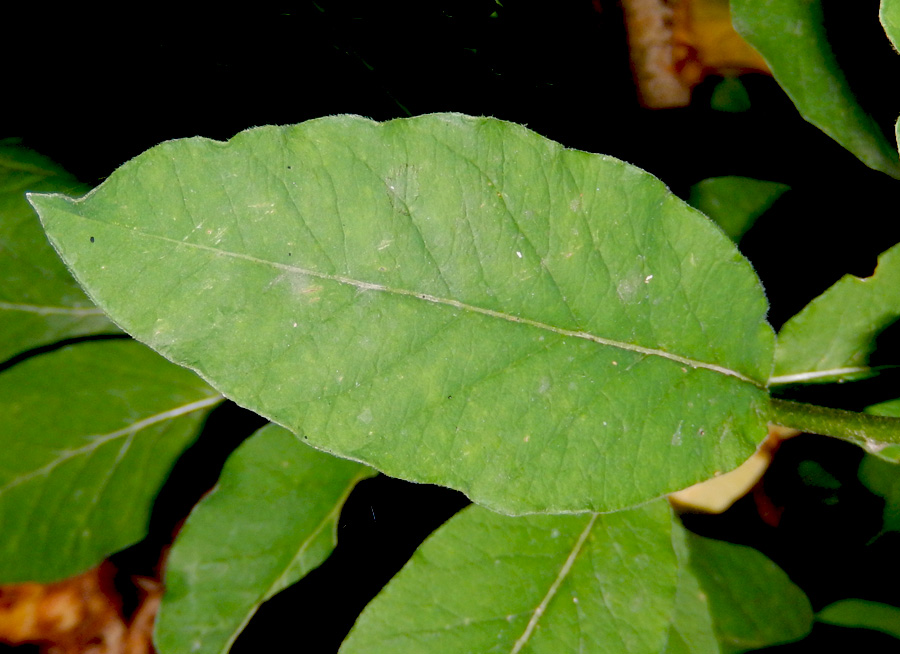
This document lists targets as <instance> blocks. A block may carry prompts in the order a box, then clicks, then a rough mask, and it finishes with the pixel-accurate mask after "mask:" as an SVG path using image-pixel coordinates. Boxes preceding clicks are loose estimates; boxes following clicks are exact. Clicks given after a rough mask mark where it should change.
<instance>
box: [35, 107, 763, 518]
mask: <svg viewBox="0 0 900 654" xmlns="http://www.w3.org/2000/svg"><path fill="white" fill-rule="evenodd" d="M32 201H33V203H34V204H35V205H36V206H37V207H39V211H40V214H41V216H42V218H43V220H44V222H45V227H46V229H47V231H48V233H49V234H50V237H51V239H52V241H53V242H54V244H55V245H56V246H57V247H58V248H59V250H60V251H61V252H62V253H63V256H64V257H65V259H66V260H67V262H68V263H69V264H70V265H71V266H72V267H73V269H74V270H75V271H76V274H77V275H78V277H79V279H80V281H81V282H82V284H83V285H84V286H85V287H86V288H87V289H88V290H89V293H90V294H91V295H92V296H94V297H95V298H96V299H97V300H98V301H99V302H100V303H101V304H102V306H103V307H104V309H106V310H108V311H109V312H110V315H112V316H113V317H114V319H115V320H116V321H117V322H118V323H119V324H121V325H123V326H124V328H125V329H126V330H128V331H129V333H131V334H133V335H134V336H135V337H136V338H138V339H140V340H143V341H145V342H147V343H148V344H149V345H151V346H152V347H154V348H155V349H157V350H158V351H160V352H161V353H163V354H164V355H165V356H167V357H169V358H171V359H172V360H173V361H175V362H177V363H181V364H183V365H187V366H190V367H191V368H193V369H196V370H197V371H198V372H200V374H201V375H202V376H203V377H204V378H206V379H208V380H211V383H212V384H213V385H214V386H216V387H217V388H219V389H220V390H221V391H222V392H223V393H224V394H225V395H226V396H228V397H230V398H233V399H234V400H235V401H236V402H238V403H239V404H242V405H244V406H246V407H248V408H250V409H252V410H254V411H256V412H258V413H260V414H262V415H264V416H266V417H267V418H269V419H271V420H273V421H274V422H277V423H278V424H282V425H284V426H286V427H288V428H290V429H291V430H292V431H294V432H295V433H298V434H300V435H302V437H303V438H304V439H305V440H307V441H308V442H309V443H310V444H312V445H314V446H316V447H319V448H322V449H325V450H327V451H330V452H333V453H336V454H339V455H341V456H345V457H349V458H353V459H356V460H359V461H364V462H366V463H369V464H371V465H373V466H375V467H376V468H378V469H380V470H383V471H385V472H386V473H388V474H390V475H393V476H397V477H402V478H407V479H412V480H415V481H423V482H432V483H437V484H442V485H446V486H450V487H453V488H458V489H460V490H463V491H464V492H465V493H467V494H468V495H469V496H470V497H472V498H473V499H475V500H477V501H478V502H480V503H483V504H486V505H489V506H491V507H493V508H496V509H499V510H502V511H505V512H534V511H572V510H575V511H579V510H586V509H596V508H603V509H613V508H618V507H622V506H626V505H632V504H635V503H637V502H641V501H645V500H647V499H649V498H652V497H655V496H659V495H661V494H662V493H664V492H667V491H671V490H676V489H678V488H681V487H684V486H687V485H690V484H691V483H694V482H696V481H698V480H699V479H702V478H707V477H709V476H712V474H713V473H714V472H715V471H718V470H725V469H728V468H731V467H734V466H736V465H737V464H738V463H740V461H742V460H743V459H744V458H746V457H747V456H748V455H749V454H750V453H751V452H752V451H753V448H754V447H755V444H756V442H757V441H758V440H760V439H761V438H762V437H763V436H764V435H765V424H764V423H765V412H766V411H767V410H768V399H767V394H766V392H765V390H764V389H763V386H764V381H765V379H767V378H768V372H769V366H770V361H771V359H770V356H771V351H772V349H771V348H772V340H773V336H772V333H771V329H770V327H769V326H768V325H767V324H766V323H765V320H764V316H765V312H766V303H765V298H764V296H763V294H762V290H761V288H760V286H759V283H758V280H757V279H756V277H755V275H754V274H753V271H752V269H751V268H750V266H749V264H748V263H747V261H746V260H745V259H743V257H741V255H740V254H739V253H738V252H737V250H736V249H735V248H734V247H733V245H732V244H731V243H730V242H729V241H728V240H727V239H726V238H725V236H724V235H722V234H721V232H720V231H719V230H718V229H717V228H715V227H714V226H713V225H711V224H710V223H709V221H707V220H706V219H705V218H704V217H702V216H701V215H699V214H698V213H696V212H694V211H693V210H692V209H690V208H688V207H687V206H686V205H684V204H683V203H682V202H681V201H680V200H678V199H677V198H675V197H674V196H673V195H671V194H670V193H669V192H668V191H667V190H666V189H665V187H664V186H663V185H662V184H661V183H660V182H659V181H658V180H656V179H655V178H653V177H651V176H649V175H647V174H646V173H643V172H642V171H639V170H637V169H635V168H633V167H631V166H629V165H627V164H624V163H622V162H620V161H617V160H614V159H611V158H608V157H602V156H598V155H591V154H587V153H583V152H577V151H572V150H565V149H563V148H562V147H560V146H559V145H558V144H556V143H553V142H551V141H548V140H546V139H544V138H542V137H540V136H538V135H537V134H535V133H533V132H530V131H528V130H526V129H524V128H522V127H520V126H518V125H514V124H511V123H505V122H502V121H498V120H494V119H479V118H469V117H465V116H460V115H454V114H438V115H430V116H423V117H419V118H415V119H409V120H397V121H391V122H387V123H382V124H378V123H374V122H371V121H368V120H365V119H362V118H358V117H353V116H342V117H335V118H327V119H320V120H314V121H310V122H307V123H304V124H302V125H297V126H293V127H286V128H275V127H272V128H261V129H254V130H249V131H246V132H243V133H241V134H239V135H238V136H236V137H235V138H234V139H232V140H231V141H230V142H229V143H227V144H223V143H218V142H212V141H207V140H203V139H189V140H184V141H175V142H169V143H165V144H162V145H160V146H158V147H156V148H153V149H152V150H150V151H148V152H146V153H144V154H143V155H141V156H140V157H138V158H136V159H135V160H133V161H132V162H130V163H129V164H126V165H125V166H124V167H123V168H121V169H120V170H119V171H117V172H116V173H114V174H113V175H112V176H111V177H110V178H109V179H108V180H107V181H106V182H105V183H104V184H103V185H102V186H101V187H100V188H98V189H97V190H96V191H94V192H93V193H91V194H90V195H88V196H87V197H86V198H85V199H84V200H74V201H73V200H69V199H66V198H64V197H61V196H32ZM711 280H715V283H712V282H711ZM726 306H727V307H728V311H727V312H725V311H723V307H726Z"/></svg>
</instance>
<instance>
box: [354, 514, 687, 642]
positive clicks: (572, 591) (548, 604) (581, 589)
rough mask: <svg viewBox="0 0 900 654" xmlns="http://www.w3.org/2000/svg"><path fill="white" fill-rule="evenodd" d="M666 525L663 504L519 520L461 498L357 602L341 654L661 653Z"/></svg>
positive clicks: (666, 601) (668, 591) (672, 572)
mask: <svg viewBox="0 0 900 654" xmlns="http://www.w3.org/2000/svg"><path fill="white" fill-rule="evenodd" d="M671 526H672V521H671V516H670V513H669V509H668V507H667V505H666V503H665V502H664V501H657V502H653V503H651V504H649V505H646V506H643V507H640V508H638V509H634V510H631V511H621V512H618V513H611V514H607V515H597V514H589V515H577V516H571V515H569V516H523V517H516V518H511V517H507V516H501V515H498V514H496V513H492V512H490V511H487V510H485V509H483V508H481V507H478V506H472V507H469V508H467V509H464V510H463V511H462V512H460V513H459V514H458V515H457V516H455V517H454V518H452V519H451V520H450V521H449V522H448V523H447V524H446V525H444V526H443V527H441V528H440V529H439V530H438V531H436V532H435V533H434V534H433V535H432V536H431V537H430V538H429V539H428V540H427V541H426V542H425V543H424V544H423V545H422V546H421V547H420V548H419V549H418V550H417V551H416V552H415V554H414V555H413V557H412V559H411V560H410V562H409V563H408V564H407V565H406V567H404V568H403V570H401V571H400V572H399V573H398V574H397V575H396V576H395V577H394V579H392V580H391V581H390V582H389V583H388V585H387V586H386V587H385V588H384V589H383V590H382V591H381V593H380V594H379V595H378V597H376V598H375V600H374V601H373V602H372V603H371V604H369V606H368V607H366V609H365V610H364V611H363V613H362V614H361V615H360V617H359V620H358V621H357V623H356V626H355V627H354V628H353V631H351V632H350V635H349V637H348V638H347V640H346V641H345V642H344V645H343V647H341V650H340V651H341V654H355V653H356V652H365V653H366V654H378V653H379V652H390V653H391V654H404V653H406V652H410V653H413V652H414V653H416V654H418V653H419V652H445V653H446V654H455V653H457V652H510V653H512V654H516V653H518V652H577V651H589V652H593V651H598V652H599V651H602V652H629V653H632V654H637V653H639V652H659V651H660V650H661V648H662V646H663V644H664V641H665V637H666V633H667V631H668V627H669V615H670V614H671V612H672V609H673V606H674V600H675V587H676V582H677V576H678V575H677V563H676V560H675V553H674V551H673V549H672V543H671V538H670V530H671Z"/></svg>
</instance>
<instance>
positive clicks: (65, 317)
mask: <svg viewBox="0 0 900 654" xmlns="http://www.w3.org/2000/svg"><path fill="white" fill-rule="evenodd" d="M26 190H27V191H44V192H59V193H69V194H73V195H77V194H80V193H83V192H84V191H87V190H88V189H87V188H86V187H84V186H83V185H81V184H79V183H78V182H77V181H76V180H74V179H73V178H72V177H71V176H70V175H68V174H67V173H66V172H65V171H63V170H62V169H61V168H60V167H59V166H57V165H56V164H54V163H53V162H51V161H49V160H48V159H47V158H46V157H42V156H40V155H38V154H36V153H34V152H31V151H30V150H27V149H25V148H23V147H21V146H18V145H16V144H15V143H13V142H10V141H0V215H2V217H3V220H2V221H0V279H2V280H3V284H0V319H2V321H3V338H2V339H0V361H5V360H6V359H8V358H9V357H11V356H14V355H16V354H20V353H22V352H25V351H26V350H30V349H32V348H35V347H39V346H41V345H48V344H51V343H55V342H56V341H58V340H62V339H64V338H70V337H75V336H84V335H87V334H109V333H115V332H116V331H117V330H116V328H115V326H114V325H113V324H112V323H110V321H109V320H108V319H107V318H106V316H105V315H104V313H103V312H102V311H101V310H100V309H98V308H97V307H95V306H94V305H93V304H91V301H90V300H89V299H88V298H87V297H86V296H85V295H84V291H82V290H81V288H80V287H79V286H78V284H76V283H75V280H73V279H72V276H71V275H70V274H69V272H68V270H66V267H65V265H63V263H62V262H61V261H60V260H59V257H58V256H56V254H55V253H54V252H53V250H52V248H51V247H50V244H49V243H47V237H46V236H45V235H44V231H43V230H42V229H41V225H40V223H39V222H38V220H37V217H36V216H35V215H34V211H33V210H32V209H31V207H30V206H29V205H28V202H27V200H26V199H25V191H26Z"/></svg>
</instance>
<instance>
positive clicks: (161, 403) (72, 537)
mask: <svg viewBox="0 0 900 654" xmlns="http://www.w3.org/2000/svg"><path fill="white" fill-rule="evenodd" d="M221 399H222V398H221V396H219V395H218V394H216V393H215V391H213V390H212V389H211V388H209V387H208V386H207V385H206V384H204V383H203V382H202V381H201V380H200V379H198V378H197V377H196V375H194V374H192V373H190V372H189V371H187V370H184V369H182V368H179V367H177V366H173V365H172V364H170V363H169V362H168V361H165V360H164V359H162V358H160V357H159V356H157V355H156V354H155V353H154V352H152V351H151V350H148V349H147V348H145V347H144V346H143V345H140V344H139V343H135V342H134V341H130V340H124V339H123V340H118V341H106V342H88V343H82V344H80V345H75V346H70V347H67V348H63V349H61V350H57V351H55V352H51V353H49V354H43V355H40V356H36V357H32V358H30V359H28V360H26V361H23V362H22V363H19V364H18V365H16V366H13V367H12V368H9V369H8V370H6V371H4V372H3V373H2V374H0V448H2V450H3V459H2V463H0V530H2V533H3V538H2V539H0V580H2V581H3V582H14V581H27V580H35V581H52V580H56V579H60V578H63V577H68V576H70V575H73V574H77V573H79V572H83V571H84V570H85V569H87V568H89V567H91V566H93V565H96V564H97V563H99V561H100V560H102V559H103V558H104V557H105V556H107V555H108V554H110V553H112V552H115V551H118V550H120V549H122V548H123V547H126V546H128V545H130V544H132V543H134V542H136V541H138V540H140V539H141V538H142V537H143V536H144V534H145V533H146V530H147V524H148V520H149V515H150V508H151V505H152V503H153V499H154V497H155V496H156V494H157V493H158V492H159V489H160V487H161V486H162V484H163V482H164V481H165V479H166V476H167V475H168V473H169V470H170V469H171V467H172V465H173V464H174V462H175V460H176V459H177V458H178V456H179V455H180V454H181V452H182V451H183V450H184V449H185V448H186V447H187V446H188V445H190V444H191V442H192V441H193V440H194V438H195V437H196V436H197V433H198V431H199V428H200V426H201V424H202V422H203V419H204V418H205V416H206V414H207V412H208V411H209V409H210V408H211V407H212V406H214V405H215V404H217V403H218V402H220V401H221Z"/></svg>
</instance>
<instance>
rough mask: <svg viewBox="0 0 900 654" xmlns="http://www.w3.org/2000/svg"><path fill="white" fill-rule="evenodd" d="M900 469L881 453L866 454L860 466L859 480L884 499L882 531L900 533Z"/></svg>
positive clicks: (894, 462)
mask: <svg viewBox="0 0 900 654" xmlns="http://www.w3.org/2000/svg"><path fill="white" fill-rule="evenodd" d="M898 471H900V469H898V468H897V462H896V461H891V460H887V459H886V458H885V457H883V456H880V453H874V454H868V453H867V454H866V455H865V456H864V457H863V460H862V462H861V463H860V465H859V472H858V476H859V480H860V481H861V482H862V484H863V485H864V486H865V487H866V488H868V489H869V490H870V491H871V492H872V493H874V494H875V495H878V496H879V497H881V498H883V499H884V510H883V514H882V518H883V520H884V525H883V527H882V531H900V474H898Z"/></svg>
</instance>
